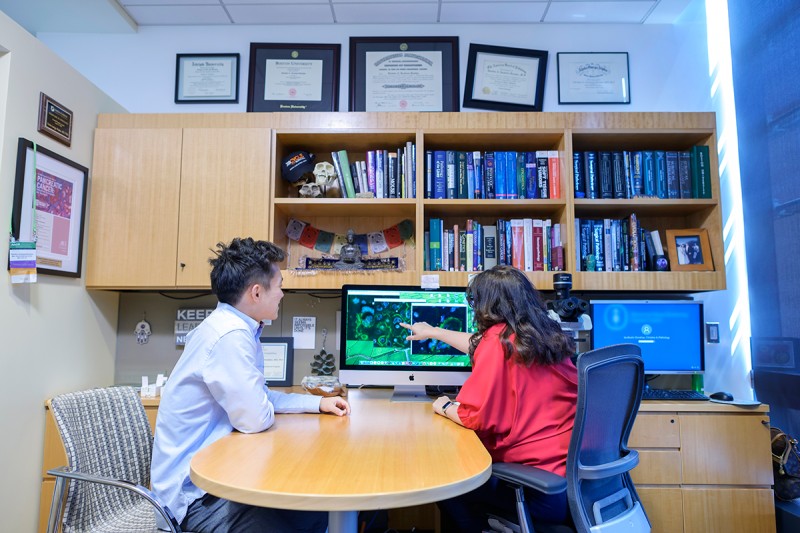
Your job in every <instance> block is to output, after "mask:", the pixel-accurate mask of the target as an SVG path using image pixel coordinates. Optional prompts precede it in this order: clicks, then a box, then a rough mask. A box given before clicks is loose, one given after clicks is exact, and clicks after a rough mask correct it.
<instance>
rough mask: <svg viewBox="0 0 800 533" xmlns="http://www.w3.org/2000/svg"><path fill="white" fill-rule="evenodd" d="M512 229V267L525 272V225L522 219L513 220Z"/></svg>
mask: <svg viewBox="0 0 800 533" xmlns="http://www.w3.org/2000/svg"><path fill="white" fill-rule="evenodd" d="M509 226H510V228H511V230H510V231H511V247H510V249H511V266H513V267H515V268H518V269H520V270H525V223H524V221H523V220H522V219H521V218H512V219H511V221H510V224H509Z"/></svg>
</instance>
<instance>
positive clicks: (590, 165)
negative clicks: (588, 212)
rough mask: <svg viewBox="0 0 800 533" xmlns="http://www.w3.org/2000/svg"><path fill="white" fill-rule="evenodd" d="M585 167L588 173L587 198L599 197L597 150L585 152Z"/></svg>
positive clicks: (586, 173)
mask: <svg viewBox="0 0 800 533" xmlns="http://www.w3.org/2000/svg"><path fill="white" fill-rule="evenodd" d="M583 155H584V162H585V163H584V165H583V169H584V171H585V175H586V198H591V199H597V198H599V197H600V190H599V185H598V183H597V152H592V151H587V152H584V154H583Z"/></svg>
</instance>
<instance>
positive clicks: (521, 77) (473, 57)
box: [464, 44, 547, 111]
mask: <svg viewBox="0 0 800 533" xmlns="http://www.w3.org/2000/svg"><path fill="white" fill-rule="evenodd" d="M546 74H547V51H545V50H527V49H524V48H508V47H505V46H487V45H483V44H470V45H469V59H468V60H467V80H466V85H465V87H464V107H474V108H478V109H491V110H494V111H541V110H542V101H543V99H544V81H545V75H546Z"/></svg>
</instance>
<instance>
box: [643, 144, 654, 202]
mask: <svg viewBox="0 0 800 533" xmlns="http://www.w3.org/2000/svg"><path fill="white" fill-rule="evenodd" d="M655 163H656V162H655V154H654V153H653V151H652V150H645V151H644V152H642V181H643V182H644V194H645V196H655V195H656V167H655Z"/></svg>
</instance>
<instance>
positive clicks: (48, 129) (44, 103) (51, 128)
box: [36, 92, 73, 146]
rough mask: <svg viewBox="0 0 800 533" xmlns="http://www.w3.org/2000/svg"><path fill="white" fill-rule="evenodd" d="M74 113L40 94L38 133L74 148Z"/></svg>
mask: <svg viewBox="0 0 800 533" xmlns="http://www.w3.org/2000/svg"><path fill="white" fill-rule="evenodd" d="M72 118H73V114H72V111H71V110H69V109H67V107H66V106H64V105H62V104H59V103H58V102H56V101H55V100H54V99H52V98H50V97H49V96H47V95H46V94H44V93H42V92H40V93H39V123H38V124H37V128H36V131H38V132H39V133H43V134H44V135H47V136H48V137H50V138H51V139H55V140H57V141H58V142H60V143H61V144H63V145H66V146H72Z"/></svg>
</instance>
